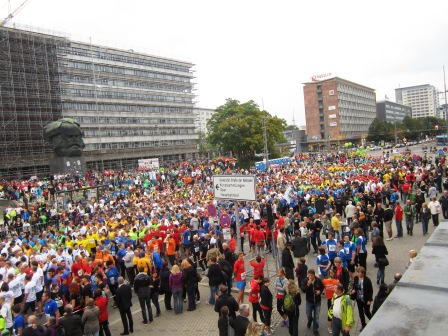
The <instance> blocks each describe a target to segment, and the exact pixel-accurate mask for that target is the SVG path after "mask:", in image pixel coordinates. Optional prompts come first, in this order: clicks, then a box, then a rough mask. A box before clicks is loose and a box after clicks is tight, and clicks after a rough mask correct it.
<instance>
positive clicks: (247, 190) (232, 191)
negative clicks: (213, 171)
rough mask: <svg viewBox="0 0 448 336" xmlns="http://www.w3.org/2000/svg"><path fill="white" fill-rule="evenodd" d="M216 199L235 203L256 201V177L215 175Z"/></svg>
mask: <svg viewBox="0 0 448 336" xmlns="http://www.w3.org/2000/svg"><path fill="white" fill-rule="evenodd" d="M213 188H214V191H215V198H219V199H225V200H235V201H255V200H256V199H257V197H256V192H255V176H250V175H247V176H246V175H215V176H213Z"/></svg>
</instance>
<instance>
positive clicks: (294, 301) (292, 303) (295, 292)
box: [283, 280, 302, 336]
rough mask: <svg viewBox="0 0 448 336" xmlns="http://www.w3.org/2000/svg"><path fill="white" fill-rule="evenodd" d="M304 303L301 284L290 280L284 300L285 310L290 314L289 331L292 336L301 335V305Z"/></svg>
mask: <svg viewBox="0 0 448 336" xmlns="http://www.w3.org/2000/svg"><path fill="white" fill-rule="evenodd" d="M301 303H302V298H301V296H300V291H299V286H298V285H297V284H296V283H295V282H294V280H288V284H287V285H286V295H285V298H284V300H283V310H284V312H285V313H286V314H287V315H288V320H289V325H288V331H289V335H290V336H298V335H299V316H300V310H299V306H300V304H301Z"/></svg>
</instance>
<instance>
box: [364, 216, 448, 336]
mask: <svg viewBox="0 0 448 336" xmlns="http://www.w3.org/2000/svg"><path fill="white" fill-rule="evenodd" d="M447 256H448V221H444V222H441V223H440V225H439V226H438V227H437V229H436V230H435V231H434V233H433V234H432V235H431V237H430V238H429V239H428V241H427V242H426V243H425V245H424V246H423V248H422V249H421V250H420V252H419V255H418V256H417V258H416V259H415V260H414V262H413V263H412V265H411V266H410V267H409V268H408V270H407V271H406V272H405V273H404V275H403V278H402V279H401V280H400V282H399V283H398V284H397V286H396V287H395V289H394V290H393V291H392V293H391V294H390V295H389V297H388V298H387V300H386V301H385V302H384V303H383V305H382V306H381V308H380V309H379V310H378V312H377V313H376V314H375V316H374V317H373V318H372V320H371V321H370V322H369V323H368V324H367V327H366V328H365V329H364V330H363V332H362V333H361V335H362V336H374V335H375V336H380V335H381V336H382V335H395V336H400V335H403V336H404V335H406V336H411V335H415V336H417V335H418V336H420V335H431V336H437V335H441V336H442V335H448V318H447V316H448V304H447V303H448V266H447ZM356 314H357V309H356Z"/></svg>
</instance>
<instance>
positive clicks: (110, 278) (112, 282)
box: [104, 260, 120, 305]
mask: <svg viewBox="0 0 448 336" xmlns="http://www.w3.org/2000/svg"><path fill="white" fill-rule="evenodd" d="M106 266H107V268H106V270H105V271H104V272H105V273H106V277H107V284H108V285H109V290H110V292H111V293H112V295H113V296H114V297H115V292H116V291H117V288H118V277H119V276H120V273H119V272H118V269H117V268H116V267H115V266H114V262H113V261H112V260H108V261H107V262H106ZM115 305H116V302H115Z"/></svg>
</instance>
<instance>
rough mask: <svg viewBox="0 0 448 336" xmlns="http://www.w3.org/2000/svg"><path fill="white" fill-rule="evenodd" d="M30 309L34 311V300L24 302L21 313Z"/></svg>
mask: <svg viewBox="0 0 448 336" xmlns="http://www.w3.org/2000/svg"><path fill="white" fill-rule="evenodd" d="M30 309H31V311H32V312H33V313H34V311H35V310H36V301H31V302H25V306H24V307H23V312H22V313H23V314H26V313H27V312H28V310H30Z"/></svg>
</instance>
